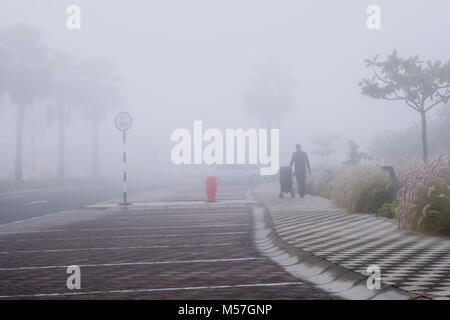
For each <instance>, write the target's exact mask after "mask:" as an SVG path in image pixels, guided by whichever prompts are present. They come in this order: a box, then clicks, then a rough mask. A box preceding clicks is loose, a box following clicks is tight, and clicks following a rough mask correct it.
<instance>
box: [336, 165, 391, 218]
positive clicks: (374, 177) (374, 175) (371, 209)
mask: <svg viewBox="0 0 450 320" xmlns="http://www.w3.org/2000/svg"><path fill="white" fill-rule="evenodd" d="M330 198H331V199H332V200H333V202H334V203H336V205H338V206H339V207H341V208H344V209H345V210H346V211H347V212H349V213H376V212H377V211H378V210H379V209H380V208H381V207H382V206H383V205H384V204H385V203H388V202H392V201H393V200H395V194H394V190H393V186H392V183H391V181H390V178H389V176H388V175H387V174H386V173H385V172H383V171H381V170H380V168H379V167H374V166H349V167H346V168H343V169H342V172H341V173H340V174H339V175H337V176H336V177H335V179H333V181H332V182H331V193H330Z"/></svg>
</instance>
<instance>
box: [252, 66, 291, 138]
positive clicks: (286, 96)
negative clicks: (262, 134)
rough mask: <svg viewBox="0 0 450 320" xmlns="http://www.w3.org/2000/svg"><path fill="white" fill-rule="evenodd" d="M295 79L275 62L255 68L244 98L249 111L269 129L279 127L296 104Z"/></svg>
mask: <svg viewBox="0 0 450 320" xmlns="http://www.w3.org/2000/svg"><path fill="white" fill-rule="evenodd" d="M293 89H294V80H293V79H292V78H291V77H290V76H289V74H287V73H286V72H285V71H284V70H283V69H282V68H281V67H280V66H278V65H277V64H274V63H267V64H264V65H260V66H259V67H258V68H256V69H255V70H254V73H253V74H252V77H251V79H250V82H249V85H248V88H247V91H246V93H245V96H244V99H245V103H246V107H247V112H248V113H250V114H253V115H255V116H256V118H257V119H258V120H259V122H260V124H261V125H263V126H265V127H266V128H267V129H271V128H273V127H279V125H280V123H281V120H282V118H283V117H284V116H286V114H287V113H289V112H291V111H292V110H293V109H294V106H295V98H294V95H293Z"/></svg>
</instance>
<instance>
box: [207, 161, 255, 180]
mask: <svg viewBox="0 0 450 320" xmlns="http://www.w3.org/2000/svg"><path fill="white" fill-rule="evenodd" d="M207 176H215V177H216V181H217V184H233V183H238V184H258V183H260V182H261V180H262V179H261V175H260V171H259V167H258V166H257V165H249V164H242V165H235V164H221V165H212V166H210V167H208V168H207V169H205V170H204V171H203V172H202V181H205V179H206V177H207Z"/></svg>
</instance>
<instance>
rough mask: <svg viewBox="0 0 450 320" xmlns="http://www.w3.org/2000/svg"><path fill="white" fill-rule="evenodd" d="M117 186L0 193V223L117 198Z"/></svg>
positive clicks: (142, 188)
mask: <svg viewBox="0 0 450 320" xmlns="http://www.w3.org/2000/svg"><path fill="white" fill-rule="evenodd" d="M151 188H155V187H154V186H153V187H151V186H139V185H131V186H128V193H129V194H134V193H137V192H142V191H145V190H148V189H151ZM121 194H122V186H121V185H110V186H108V185H97V186H95V185H83V186H71V187H61V188H48V189H34V190H21V191H11V192H2V193H0V225H1V224H5V223H10V222H14V221H19V220H24V219H30V218H34V217H39V216H42V215H45V214H48V213H53V212H59V211H64V210H70V209H76V208H79V207H80V206H83V205H87V204H92V203H97V202H100V201H106V200H110V199H113V198H118V197H120V196H121Z"/></svg>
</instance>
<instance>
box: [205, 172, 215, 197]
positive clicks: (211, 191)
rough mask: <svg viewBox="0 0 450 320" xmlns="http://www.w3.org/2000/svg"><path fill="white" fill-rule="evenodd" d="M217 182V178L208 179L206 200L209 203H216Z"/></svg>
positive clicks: (210, 177)
mask: <svg viewBox="0 0 450 320" xmlns="http://www.w3.org/2000/svg"><path fill="white" fill-rule="evenodd" d="M216 192H217V182H216V177H215V176H209V177H206V199H207V201H208V202H215V201H216Z"/></svg>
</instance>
